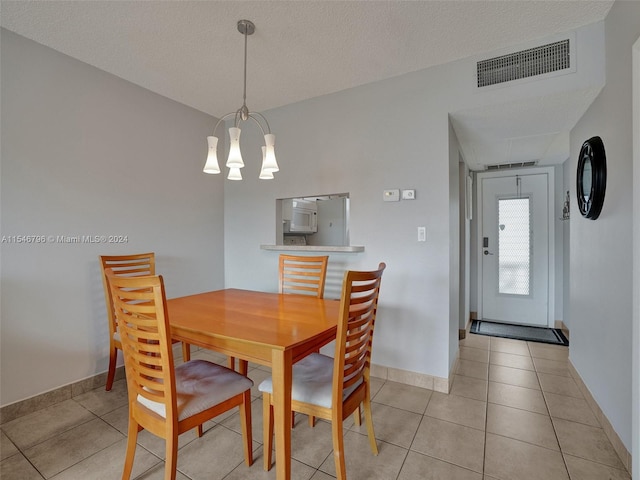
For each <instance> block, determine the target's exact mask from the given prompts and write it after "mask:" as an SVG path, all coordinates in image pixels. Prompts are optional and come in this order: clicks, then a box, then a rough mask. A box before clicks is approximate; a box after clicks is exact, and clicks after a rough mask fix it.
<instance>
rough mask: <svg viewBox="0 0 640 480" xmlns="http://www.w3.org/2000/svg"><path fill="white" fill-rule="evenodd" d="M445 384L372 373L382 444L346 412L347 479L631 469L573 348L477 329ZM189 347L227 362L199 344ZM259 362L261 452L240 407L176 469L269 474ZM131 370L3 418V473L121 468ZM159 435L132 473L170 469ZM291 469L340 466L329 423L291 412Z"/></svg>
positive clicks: (611, 473)
mask: <svg viewBox="0 0 640 480" xmlns="http://www.w3.org/2000/svg"><path fill="white" fill-rule="evenodd" d="M460 345H461V348H460V360H459V363H458V368H457V372H456V375H455V378H454V381H453V387H452V390H451V394H450V395H445V394H442V393H438V392H433V391H431V390H425V389H421V388H417V387H411V386H407V385H403V384H398V383H393V382H390V381H383V380H380V379H373V381H372V395H373V397H372V399H373V416H374V425H375V431H376V438H377V442H378V448H379V451H380V453H379V455H378V456H377V457H374V456H373V455H372V454H371V451H370V449H369V444H368V441H367V437H366V430H365V429H364V427H362V428H360V427H356V426H355V425H354V423H353V421H352V420H351V419H348V420H347V421H346V422H345V445H346V453H345V456H346V462H347V475H348V478H349V479H350V480H360V479H361V480H375V479H380V480H413V479H416V480H417V479H419V480H425V479H426V480H428V479H431V480H436V479H437V480H467V479H468V480H538V479H539V480H561V479H571V480H603V479H613V480H623V479H626V480H629V479H630V477H629V475H628V473H627V472H626V471H625V470H624V468H623V466H622V463H621V462H620V460H619V459H618V457H617V456H616V453H615V452H614V450H613V447H612V446H611V444H610V442H609V441H608V439H607V437H606V436H605V435H604V433H603V430H602V429H601V428H600V426H599V425H598V421H597V420H596V418H595V416H594V415H593V413H592V412H591V410H590V408H589V406H588V404H587V403H586V401H585V399H584V398H583V396H582V394H581V392H580V390H579V388H578V386H577V385H576V383H575V382H574V380H573V379H572V378H571V377H570V376H569V372H568V369H567V356H568V349H567V348H566V347H557V346H549V345H544V344H538V343H527V342H521V341H514V340H505V339H500V338H491V337H483V336H477V335H470V336H469V337H467V339H465V340H463V341H461V342H460ZM193 357H194V358H198V357H199V358H206V359H210V360H212V361H216V362H219V363H224V361H225V358H224V357H222V356H220V355H218V354H216V353H212V352H208V351H204V350H199V351H197V352H195V353H194V354H193ZM268 375H269V371H268V370H267V369H264V368H262V367H257V368H255V367H254V368H252V369H251V371H250V372H249V376H250V377H251V378H252V379H253V381H254V382H255V386H254V388H253V391H252V393H253V397H254V401H253V409H252V412H253V440H254V454H255V455H254V456H255V463H254V465H253V466H252V467H250V468H249V467H246V466H245V465H244V463H243V461H242V447H241V437H240V433H239V432H240V425H239V419H238V414H237V413H229V414H227V415H223V416H222V417H219V418H217V419H216V421H215V422H209V423H207V424H206V425H205V434H204V436H203V437H202V438H200V439H198V438H197V437H196V435H195V434H194V432H187V433H186V434H184V435H182V436H181V438H180V445H179V447H180V449H179V453H178V476H177V478H178V479H179V480H185V479H193V480H205V479H206V480H215V479H225V480H234V479H235V480H240V479H242V480H252V479H273V478H275V469H272V470H271V471H270V472H264V471H263V470H262V408H261V405H262V403H261V398H260V396H259V394H258V391H257V385H258V384H259V383H260V382H261V381H262V380H263V379H264V378H265V377H267V376H268ZM126 426H127V397H126V385H125V383H124V381H119V382H116V384H115V385H114V388H113V390H112V391H111V392H105V391H104V389H102V388H99V389H96V390H93V391H90V392H88V393H86V394H83V395H81V396H77V397H74V398H73V399H72V400H67V401H64V402H62V403H60V404H57V405H55V406H52V407H49V408H47V409H45V410H41V411H38V412H36V413H33V414H30V415H27V416H24V417H22V418H19V419H17V420H14V421H11V422H9V423H6V424H4V425H2V427H1V429H2V443H1V450H0V451H1V457H0V458H1V460H2V461H1V470H0V477H1V478H2V479H3V480H14V479H15V480H29V479H38V480H40V479H42V478H46V479H49V478H53V479H56V480H71V479H78V480H80V479H81V480H86V479H91V480H93V479H118V478H120V475H121V471H122V464H123V460H124V452H125V445H126ZM163 456H164V441H162V440H159V439H157V438H156V437H154V436H153V435H150V434H149V433H148V432H141V434H140V436H139V441H138V449H137V451H136V459H135V464H134V475H133V477H134V478H136V479H145V480H151V479H161V478H163V469H164V463H163V461H162V458H163ZM292 472H293V478H294V479H295V480H303V479H313V480H326V479H331V478H334V476H335V469H334V464H333V456H332V447H331V428H330V424H329V423H327V422H324V421H320V422H318V423H317V425H316V427H315V428H313V429H311V428H310V427H308V425H307V421H306V417H305V416H304V415H298V416H297V417H296V427H295V429H294V430H293V462H292Z"/></svg>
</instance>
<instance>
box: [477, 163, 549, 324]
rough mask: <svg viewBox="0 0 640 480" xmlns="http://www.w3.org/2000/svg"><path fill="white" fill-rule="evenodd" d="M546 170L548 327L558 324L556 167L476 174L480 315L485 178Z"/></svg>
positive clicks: (514, 169)
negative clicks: (556, 299) (483, 186)
mask: <svg viewBox="0 0 640 480" xmlns="http://www.w3.org/2000/svg"><path fill="white" fill-rule="evenodd" d="M538 173H543V174H547V178H548V182H549V183H548V191H549V198H548V200H549V201H548V210H549V211H548V212H547V215H548V217H547V221H548V231H547V235H548V241H549V259H548V262H549V264H548V277H549V278H548V281H547V296H548V298H547V305H548V307H547V327H549V328H554V327H555V311H556V301H555V295H556V294H555V290H556V241H555V238H556V233H555V232H556V230H555V226H556V218H555V214H554V212H555V205H556V202H555V197H556V192H555V189H556V186H555V185H556V182H555V168H554V167H531V168H513V169H508V170H496V171H484V172H478V173H477V174H476V205H477V208H476V213H477V216H476V217H477V221H476V245H475V248H476V273H477V277H478V278H477V286H478V292H477V295H478V296H477V303H478V305H477V308H478V318H480V319H481V318H483V315H482V310H483V297H482V294H483V287H482V241H481V239H482V221H483V218H482V217H483V212H482V207H483V205H482V180H483V179H485V178H497V177H514V176H516V175H533V174H538Z"/></svg>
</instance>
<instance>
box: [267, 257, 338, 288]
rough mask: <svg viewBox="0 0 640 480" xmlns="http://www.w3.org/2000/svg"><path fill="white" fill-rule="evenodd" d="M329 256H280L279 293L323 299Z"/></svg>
mask: <svg viewBox="0 0 640 480" xmlns="http://www.w3.org/2000/svg"><path fill="white" fill-rule="evenodd" d="M328 263H329V256H328V255H326V256H315V257H309V256H302V255H280V260H279V268H278V272H279V289H278V290H279V292H280V293H293V294H302V295H315V296H316V297H318V298H324V284H325V281H326V278H327V264H328Z"/></svg>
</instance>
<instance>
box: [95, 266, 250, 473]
mask: <svg viewBox="0 0 640 480" xmlns="http://www.w3.org/2000/svg"><path fill="white" fill-rule="evenodd" d="M106 275H107V277H108V281H109V285H110V288H111V295H112V298H113V304H114V312H115V316H116V319H117V321H118V325H119V328H120V337H121V342H122V351H123V354H124V365H125V371H126V376H127V389H128V395H129V427H128V431H127V436H128V439H127V452H126V456H125V462H124V469H123V473H122V479H123V480H128V479H129V478H130V476H131V469H132V467H133V460H134V456H135V451H136V443H137V438H138V432H139V431H140V430H142V429H145V430H148V431H149V432H151V433H153V434H154V435H156V436H158V437H161V438H164V439H165V453H166V456H165V474H164V478H165V480H175V478H176V465H177V456H178V436H179V435H180V434H181V433H183V432H186V431H187V430H190V429H192V428H194V427H197V429H198V436H202V424H203V423H204V422H206V421H208V420H210V419H212V418H214V417H217V416H218V415H220V414H222V413H224V412H226V411H228V410H231V409H232V408H234V407H239V409H240V423H241V427H242V437H243V444H244V461H245V463H246V464H247V466H251V464H252V463H253V452H252V433H251V387H252V386H253V381H251V380H250V379H249V378H247V377H245V376H244V375H240V374H239V373H236V372H234V371H233V370H230V369H228V368H226V367H224V366H222V365H217V364H215V363H212V362H208V361H206V360H191V361H188V362H185V363H181V364H180V365H178V366H174V363H173V349H172V348H171V341H170V338H171V337H170V326H169V317H168V314H167V307H166V298H165V292H164V283H163V281H162V277H161V276H144V277H118V276H115V275H114V274H113V272H112V270H111V269H107V270H106Z"/></svg>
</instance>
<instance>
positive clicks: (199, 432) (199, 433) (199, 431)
mask: <svg viewBox="0 0 640 480" xmlns="http://www.w3.org/2000/svg"><path fill="white" fill-rule="evenodd" d="M202 433H203V432H202V424H200V425H198V426H197V427H196V434H197V435H198V438H200V437H201V436H202Z"/></svg>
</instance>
